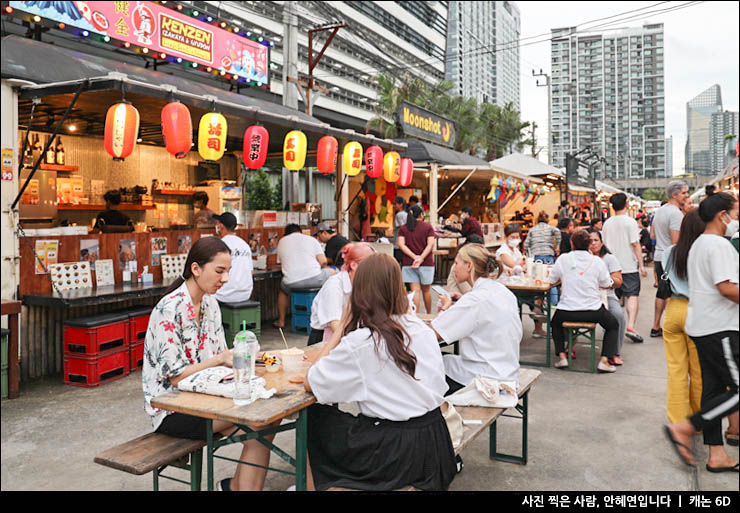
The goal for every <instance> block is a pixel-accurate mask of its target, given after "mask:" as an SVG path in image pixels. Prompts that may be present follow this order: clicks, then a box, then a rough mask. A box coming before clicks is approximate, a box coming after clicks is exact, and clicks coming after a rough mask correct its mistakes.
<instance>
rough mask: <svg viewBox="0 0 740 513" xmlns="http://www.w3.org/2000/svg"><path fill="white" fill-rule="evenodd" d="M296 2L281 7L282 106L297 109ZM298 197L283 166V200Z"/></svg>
mask: <svg viewBox="0 0 740 513" xmlns="http://www.w3.org/2000/svg"><path fill="white" fill-rule="evenodd" d="M297 4H298V2H294V1H290V2H285V4H284V9H283V106H284V107H289V108H291V109H298V89H297V87H298V86H297V84H296V85H293V84H291V83H290V82H293V80H290V79H291V78H293V77H298V17H297V16H296V15H295V9H296V5H297ZM297 199H298V180H297V179H296V180H293V175H292V173H291V171H289V170H288V169H287V168H285V167H283V202H286V201H287V202H288V208H290V206H291V205H292V204H293V202H295V201H296V200H297Z"/></svg>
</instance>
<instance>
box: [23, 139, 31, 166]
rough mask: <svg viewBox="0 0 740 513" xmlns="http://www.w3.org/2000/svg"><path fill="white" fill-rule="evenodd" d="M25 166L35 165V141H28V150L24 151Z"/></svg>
mask: <svg viewBox="0 0 740 513" xmlns="http://www.w3.org/2000/svg"><path fill="white" fill-rule="evenodd" d="M23 166H24V167H32V166H33V141H29V142H28V145H27V146H26V151H25V152H24V153H23Z"/></svg>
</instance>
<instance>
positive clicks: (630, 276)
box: [615, 272, 640, 298]
mask: <svg viewBox="0 0 740 513" xmlns="http://www.w3.org/2000/svg"><path fill="white" fill-rule="evenodd" d="M615 292H616V294H617V297H620V298H621V297H631V296H639V295H640V273H639V272H638V273H627V274H622V286H621V287H619V288H618V289H616V290H615Z"/></svg>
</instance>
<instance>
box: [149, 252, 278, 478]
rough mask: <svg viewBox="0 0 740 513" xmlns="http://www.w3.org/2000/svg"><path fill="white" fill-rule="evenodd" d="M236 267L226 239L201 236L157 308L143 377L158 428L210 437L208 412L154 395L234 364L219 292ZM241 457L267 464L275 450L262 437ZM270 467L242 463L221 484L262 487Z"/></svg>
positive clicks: (216, 425)
mask: <svg viewBox="0 0 740 513" xmlns="http://www.w3.org/2000/svg"><path fill="white" fill-rule="evenodd" d="M230 269H231V252H230V250H229V247H228V246H227V245H226V243H225V242H223V241H222V240H221V239H219V238H217V237H206V238H202V239H199V240H198V241H196V242H195V244H193V246H192V248H191V249H190V252H189V253H188V257H187V260H186V261H185V268H184V270H183V274H182V276H181V277H180V278H178V279H177V280H175V282H174V283H173V284H172V286H171V287H170V288H169V290H168V291H167V292H166V293H165V295H164V297H162V299H161V300H160V301H159V303H157V306H155V307H154V309H153V310H152V313H151V316H150V317H149V325H148V327H147V332H146V339H145V342H144V366H143V369H142V376H141V377H142V386H143V389H144V397H145V401H146V405H145V409H146V412H147V413H148V414H149V416H150V417H151V421H152V428H153V430H154V431H155V432H157V433H162V434H165V435H170V436H174V437H178V438H188V439H193V440H205V439H206V434H207V433H206V419H205V418H201V417H194V416H191V415H185V414H182V413H176V412H171V411H164V410H160V409H158V408H154V407H152V405H151V401H152V399H153V398H155V397H157V396H160V395H162V394H165V393H167V392H172V391H174V390H176V389H177V384H178V383H179V382H180V380H182V379H184V378H186V377H188V376H190V375H192V374H194V373H196V372H198V371H201V370H203V369H206V368H209V367H215V366H219V365H225V366H227V367H231V365H232V352H231V351H230V350H229V349H228V348H227V347H226V340H225V338H224V329H223V325H222V323H221V310H220V308H219V306H218V302H217V301H216V298H215V297H214V296H213V294H215V292H216V291H217V290H218V289H219V288H221V286H222V285H224V284H225V283H226V282H227V281H228V277H229V271H230ZM234 429H235V426H234V425H233V424H229V423H227V422H223V421H213V431H214V433H225V434H230V433H232V432H233V431H234ZM273 436H274V435H273ZM273 436H271V437H265V438H268V439H272V438H273ZM241 460H242V461H246V462H250V463H254V464H257V465H262V466H265V467H266V466H267V464H268V463H269V460H270V450H269V449H268V448H267V447H266V446H264V445H262V444H261V443H260V442H258V441H257V440H250V441H246V442H244V447H243V449H242V454H241ZM266 473H267V471H266V470H265V469H262V468H258V467H253V466H244V465H237V469H236V473H235V474H234V477H233V479H224V480H223V481H221V482H219V489H225V490H232V489H233V490H261V489H262V487H263V486H264V483H265V474H266Z"/></svg>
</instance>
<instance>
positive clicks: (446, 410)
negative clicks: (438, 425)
mask: <svg viewBox="0 0 740 513" xmlns="http://www.w3.org/2000/svg"><path fill="white" fill-rule="evenodd" d="M439 409H440V410H441V411H442V416H443V417H444V419H445V422H446V423H447V430H448V431H449V432H450V439H451V440H452V447H453V448H454V449H455V450H457V448H458V447H460V444H461V443H462V438H463V419H462V416H461V415H460V413H458V411H457V410H456V409H455V407H454V406H453V405H452V403H451V402H450V401H447V400H445V402H443V403H442V405H441V406H440V407H439Z"/></svg>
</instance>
